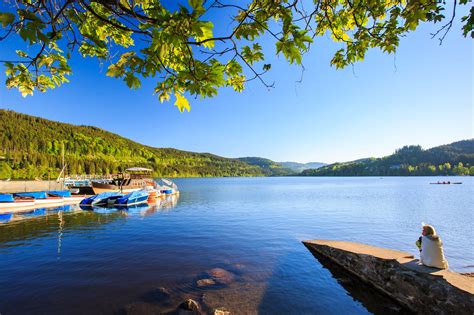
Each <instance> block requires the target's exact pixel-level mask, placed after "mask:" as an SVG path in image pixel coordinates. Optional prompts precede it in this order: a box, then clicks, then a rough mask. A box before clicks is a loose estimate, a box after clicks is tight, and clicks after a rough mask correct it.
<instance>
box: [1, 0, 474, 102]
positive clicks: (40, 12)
mask: <svg viewBox="0 0 474 315" xmlns="http://www.w3.org/2000/svg"><path fill="white" fill-rule="evenodd" d="M453 1H454V5H453V6H452V7H450V11H451V12H448V13H446V14H445V13H444V11H445V2H444V1H439V0H251V1H250V0H247V1H243V0H242V1H236V0H234V1H233V0H208V1H206V0H188V1H160V0H95V1H94V0H47V1H34V0H6V1H4V5H3V7H1V9H0V31H1V32H0V42H1V41H5V40H6V39H7V38H9V37H12V36H15V35H16V34H17V35H19V37H21V40H22V41H21V43H22V44H21V46H22V47H18V50H16V55H17V56H16V57H15V58H11V60H10V58H9V60H1V62H3V64H4V65H5V68H6V77H7V79H6V86H7V87H8V88H16V89H18V90H19V91H20V92H21V94H22V95H23V96H27V95H33V92H34V91H35V90H38V91H41V92H45V91H46V90H48V89H52V88H55V87H58V86H60V85H62V84H63V83H65V82H68V76H69V75H70V74H71V73H72V69H71V67H70V65H69V63H68V62H69V60H70V59H71V56H72V55H73V53H74V52H76V51H78V52H79V53H80V54H81V55H82V56H83V57H93V58H97V59H99V60H100V61H101V62H103V63H104V64H106V65H107V67H108V68H107V73H106V74H107V75H108V76H111V77H115V78H121V79H123V80H124V81H125V83H126V84H127V85H128V86H129V87H130V88H133V89H136V88H139V87H140V85H141V81H142V80H143V79H145V78H148V77H151V78H154V80H155V81H156V85H155V88H154V91H153V92H154V93H155V94H156V95H157V96H158V98H159V100H160V101H161V102H164V101H168V100H170V97H171V96H174V100H175V103H174V104H175V105H176V106H177V107H178V108H179V110H181V111H183V110H189V109H190V105H189V101H188V98H189V97H190V96H191V97H213V96H215V95H217V93H218V89H219V88H221V87H231V88H233V89H234V90H235V91H239V92H240V91H242V90H243V89H244V87H245V84H246V83H247V82H249V81H251V80H259V81H260V82H261V83H262V84H264V85H265V86H266V87H271V86H272V84H270V83H267V82H266V81H265V78H264V76H263V74H264V73H265V72H267V71H269V70H271V64H268V63H265V55H264V51H263V48H262V41H263V40H264V38H269V39H270V40H272V42H273V43H274V47H275V53H276V54H278V55H283V56H284V58H285V59H286V60H287V61H288V62H289V63H291V64H301V62H302V55H303V54H304V53H305V52H307V51H308V50H309V48H310V46H311V44H312V43H313V41H314V40H315V38H316V37H320V36H323V35H326V34H329V35H330V36H331V38H332V39H333V40H334V41H336V42H338V43H340V48H339V49H338V50H337V51H336V52H335V54H334V56H333V58H332V60H331V61H330V63H331V65H333V66H335V67H336V68H344V67H346V66H347V65H350V64H353V63H354V62H357V61H359V60H362V59H364V56H365V54H366V52H367V51H368V50H369V49H370V48H378V49H380V50H382V51H383V52H386V53H394V52H395V51H396V49H397V46H398V44H399V41H400V38H401V37H402V36H404V35H405V34H406V33H408V32H410V31H413V30H415V29H416V28H417V27H418V25H419V24H420V23H421V22H433V23H441V24H440V27H439V29H438V31H437V32H436V33H434V34H432V36H433V38H435V37H437V38H439V40H440V42H442V40H443V39H444V37H445V36H446V34H447V33H448V31H449V30H450V28H451V27H452V25H453V22H454V21H455V18H456V8H457V6H458V5H459V4H461V5H466V4H467V2H468V0H453ZM458 2H459V3H458ZM473 13H474V9H473V8H471V9H470V12H469V13H468V15H466V16H463V17H461V18H460V19H461V22H462V23H463V28H462V32H463V35H464V36H465V37H467V36H470V37H474V29H473V25H474V17H473V15H474V14H473ZM445 15H446V16H447V17H445ZM15 48H16V47H15ZM266 53H268V52H266Z"/></svg>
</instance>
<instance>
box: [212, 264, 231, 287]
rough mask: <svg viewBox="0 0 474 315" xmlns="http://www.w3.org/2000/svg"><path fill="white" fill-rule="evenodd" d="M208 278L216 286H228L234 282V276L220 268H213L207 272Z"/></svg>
mask: <svg viewBox="0 0 474 315" xmlns="http://www.w3.org/2000/svg"><path fill="white" fill-rule="evenodd" d="M207 274H208V275H209V277H210V278H211V279H212V280H213V281H215V282H216V283H218V284H226V285H227V284H230V283H232V282H234V281H235V275H234V274H233V273H231V272H229V271H227V270H225V269H222V268H213V269H211V270H209V271H208V272H207Z"/></svg>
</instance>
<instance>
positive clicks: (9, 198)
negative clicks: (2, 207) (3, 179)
mask: <svg viewBox="0 0 474 315" xmlns="http://www.w3.org/2000/svg"><path fill="white" fill-rule="evenodd" d="M0 202H15V199H14V198H13V195H12V194H0Z"/></svg>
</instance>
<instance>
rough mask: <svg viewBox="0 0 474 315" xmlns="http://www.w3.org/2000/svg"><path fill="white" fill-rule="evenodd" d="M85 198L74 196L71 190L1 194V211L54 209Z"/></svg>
mask: <svg viewBox="0 0 474 315" xmlns="http://www.w3.org/2000/svg"><path fill="white" fill-rule="evenodd" d="M83 198H84V196H73V195H71V192H70V191H69V190H53V191H35V192H22V193H15V194H0V211H2V210H8V209H21V208H31V207H36V206H37V207H54V206H60V205H63V204H72V203H78V202H80V201H81V200H82V199H83Z"/></svg>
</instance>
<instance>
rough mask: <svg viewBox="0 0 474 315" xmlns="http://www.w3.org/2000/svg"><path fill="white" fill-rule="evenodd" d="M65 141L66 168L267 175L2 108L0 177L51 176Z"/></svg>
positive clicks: (56, 169)
mask: <svg viewBox="0 0 474 315" xmlns="http://www.w3.org/2000/svg"><path fill="white" fill-rule="evenodd" d="M63 147H64V152H65V160H66V163H67V165H68V173H69V174H97V175H102V174H109V173H117V172H119V171H122V170H124V169H126V168H128V167H132V166H142V167H147V168H151V169H153V170H154V176H166V177H204V176H265V175H268V172H267V169H265V168H261V167H259V166H256V165H250V164H247V163H245V162H243V161H240V160H237V159H228V158H223V157H220V156H217V155H213V154H209V153H194V152H187V151H181V150H176V149H171V148H153V147H149V146H146V145H142V144H139V143H137V142H134V141H132V140H129V139H126V138H124V137H121V136H119V135H116V134H113V133H111V132H108V131H105V130H102V129H99V128H96V127H90V126H75V125H70V124H65V123H60V122H54V121H50V120H46V119H43V118H39V117H34V116H29V115H25V114H20V113H16V112H14V111H8V110H0V179H6V178H11V179H35V178H38V179H39V178H43V179H46V178H48V176H51V178H55V177H56V176H57V175H58V174H59V171H60V168H61V165H62V162H61V152H62V148H63Z"/></svg>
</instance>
